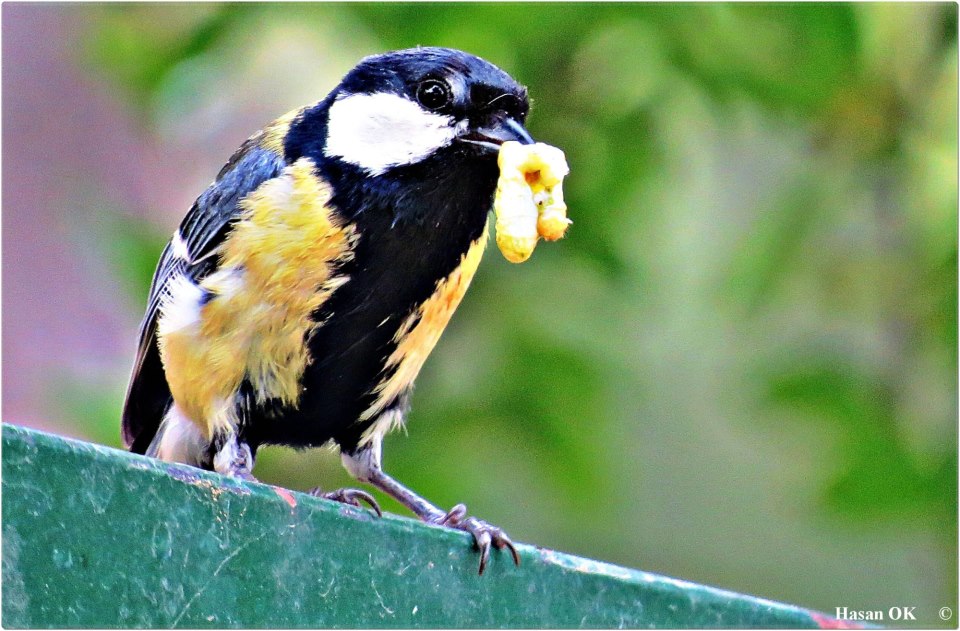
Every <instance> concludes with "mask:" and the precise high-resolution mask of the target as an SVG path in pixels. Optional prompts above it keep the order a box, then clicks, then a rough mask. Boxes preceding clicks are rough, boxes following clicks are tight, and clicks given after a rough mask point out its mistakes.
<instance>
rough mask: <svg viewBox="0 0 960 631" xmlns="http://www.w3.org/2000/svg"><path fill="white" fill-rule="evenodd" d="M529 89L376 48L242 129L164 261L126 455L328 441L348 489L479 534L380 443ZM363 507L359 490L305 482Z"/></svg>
mask: <svg viewBox="0 0 960 631" xmlns="http://www.w3.org/2000/svg"><path fill="white" fill-rule="evenodd" d="M528 111H529V99H528V95H527V89H526V88H525V87H524V86H522V85H521V84H520V83H518V82H517V81H516V80H515V79H514V78H512V77H511V76H510V75H509V74H507V73H506V72H505V71H503V70H501V69H500V68H498V67H497V66H495V65H494V64H492V63H490V62H488V61H486V60H484V59H481V58H479V57H477V56H474V55H471V54H469V53H466V52H463V51H460V50H455V49H450V48H438V47H417V48H411V49H406V50H398V51H392V52H387V53H382V54H377V55H371V56H368V57H365V58H363V59H361V60H360V62H359V63H358V64H357V65H356V66H355V67H354V68H353V69H352V70H350V71H349V72H347V73H346V75H345V76H344V77H343V79H342V80H341V82H340V83H339V84H338V85H337V86H336V87H335V88H334V89H333V90H332V91H331V92H330V93H329V94H328V95H327V96H326V97H325V98H323V99H322V100H320V101H318V102H316V103H313V104H311V105H307V106H305V107H302V108H299V109H296V110H294V111H292V112H290V113H288V114H286V115H284V116H281V117H280V118H278V119H277V120H275V121H274V122H272V123H270V124H269V125H267V126H265V127H264V128H263V129H262V130H260V131H259V132H257V133H256V134H254V135H253V136H251V137H250V138H248V139H247V140H246V141H245V142H244V143H243V144H242V145H241V146H240V148H239V149H238V150H237V151H236V152H235V153H234V154H233V155H232V157H230V159H229V160H228V161H227V162H226V164H225V165H224V166H223V168H222V169H221V170H220V172H219V174H218V175H217V176H216V179H215V180H214V181H213V182H212V183H211V184H210V185H209V187H208V188H207V189H206V190H205V191H203V193H201V194H200V196H199V197H198V198H197V199H196V201H195V202H194V203H193V205H192V207H191V208H190V209H189V211H188V212H187V214H186V215H185V217H184V218H183V220H182V222H181V223H180V225H179V227H178V229H177V230H176V232H175V233H174V234H173V236H172V238H171V239H170V241H169V242H168V243H167V245H166V247H165V248H164V249H163V252H162V254H161V256H160V260H159V263H158V266H157V269H156V272H155V275H154V277H153V281H152V283H151V286H150V290H149V298H148V301H147V308H146V313H145V315H144V318H143V321H142V324H141V326H140V330H139V345H138V347H137V353H136V359H135V362H134V367H133V371H132V376H131V379H130V382H129V386H128V389H127V394H126V400H125V403H124V406H123V412H122V422H121V426H122V436H123V440H124V444H125V445H126V446H127V447H128V448H129V449H130V450H131V451H133V452H135V453H139V454H145V455H147V456H152V457H156V458H160V459H162V460H165V461H169V462H178V463H184V464H187V465H192V466H195V467H200V468H202V469H206V470H212V471H216V472H219V473H221V474H225V475H228V476H233V477H236V478H241V479H246V480H254V479H255V478H254V477H253V474H252V471H253V467H254V461H255V457H256V454H257V450H258V449H259V448H260V447H261V446H263V445H285V446H291V447H294V448H312V447H320V446H323V445H327V444H333V445H335V446H336V447H338V448H339V451H340V455H341V460H342V463H343V465H344V467H345V468H346V470H347V471H348V472H349V473H350V474H351V475H352V476H353V478H355V479H356V480H357V481H359V482H361V483H364V484H368V485H371V486H373V487H374V488H377V489H379V490H380V491H382V492H384V493H386V494H387V495H389V496H391V497H393V498H395V499H396V500H397V501H399V502H400V503H401V504H403V505H404V506H406V507H407V508H408V509H410V510H411V511H412V512H413V513H414V514H415V515H417V516H418V517H419V518H420V519H422V520H423V521H425V522H428V523H432V524H438V525H442V526H447V527H450V528H453V529H457V530H462V531H466V532H468V533H470V534H471V535H472V536H473V540H474V541H473V544H474V545H475V547H476V548H477V549H478V551H479V554H480V574H483V571H484V568H485V567H486V566H487V563H488V559H489V557H490V551H491V547H493V548H494V549H499V550H503V549H506V550H508V551H509V552H510V553H511V555H512V557H513V561H514V562H515V563H516V564H518V565H519V563H520V559H519V555H518V553H517V550H516V547H515V545H514V543H513V542H512V540H511V539H510V537H509V536H507V534H506V533H505V532H504V531H503V530H502V529H501V528H499V527H496V526H493V525H492V524H490V523H488V522H485V521H483V520H480V519H477V518H475V517H473V516H468V515H467V510H466V507H465V506H464V505H463V504H457V505H456V506H454V507H453V508H452V509H450V510H448V511H444V510H442V509H440V508H438V507H437V506H435V505H434V504H432V503H430V502H429V501H427V500H426V499H424V498H422V497H421V496H419V495H418V494H416V493H415V492H414V491H413V490H411V489H409V488H408V487H406V486H404V485H403V484H401V483H400V482H399V481H397V480H396V479H395V478H393V477H391V476H390V475H388V474H387V473H386V472H385V471H384V468H383V463H382V441H383V437H384V435H385V434H387V433H388V432H389V431H391V430H393V429H395V428H398V427H401V426H402V425H403V424H404V421H405V418H406V415H407V412H408V410H409V408H410V398H411V392H412V389H413V385H414V381H415V379H416V377H417V375H418V373H419V372H420V369H421V367H422V366H423V364H424V361H425V360H426V359H427V357H428V356H429V355H430V352H431V351H432V350H433V348H434V346H435V345H436V343H437V341H438V339H439V338H440V335H441V333H442V332H443V330H444V328H445V327H446V326H447V323H448V322H449V320H450V318H451V316H452V315H453V313H454V311H455V310H456V308H457V306H458V305H459V304H460V302H461V299H462V298H463V296H464V293H465V292H466V291H467V288H468V286H469V285H470V282H471V280H472V278H473V277H474V274H475V272H476V270H477V267H478V265H479V263H480V259H481V257H482V254H483V252H484V248H485V246H486V242H487V217H488V213H489V211H490V209H491V205H492V202H493V197H494V193H495V189H496V183H497V179H498V165H497V156H498V152H499V150H500V148H501V146H502V145H503V143H504V142H507V141H512V142H517V143H520V144H521V145H530V144H533V143H534V140H533V138H532V137H531V135H530V133H529V132H528V131H527V129H526V128H525V126H524V125H525V123H526V117H527V114H528ZM315 494H317V495H320V496H322V497H326V498H328V499H334V500H337V501H341V502H345V503H347V504H352V505H354V506H360V502H361V501H362V502H364V503H367V504H369V505H370V506H371V507H372V508H373V509H374V510H375V511H376V512H377V513H378V514H380V512H381V511H380V509H379V506H378V505H377V503H376V501H375V500H374V498H373V497H372V496H371V495H370V494H369V493H367V492H366V491H363V490H361V489H339V490H337V491H331V492H326V493H324V492H321V491H316V492H315Z"/></svg>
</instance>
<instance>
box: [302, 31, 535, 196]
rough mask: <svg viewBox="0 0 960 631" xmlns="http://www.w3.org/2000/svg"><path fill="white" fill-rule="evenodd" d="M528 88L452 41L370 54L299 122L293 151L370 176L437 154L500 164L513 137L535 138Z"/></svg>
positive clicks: (446, 159)
mask: <svg viewBox="0 0 960 631" xmlns="http://www.w3.org/2000/svg"><path fill="white" fill-rule="evenodd" d="M528 109H529V103H528V101H527V91H526V88H524V87H523V86H521V85H520V84H518V83H517V82H516V81H514V79H513V78H512V77H510V75H508V74H507V73H506V72H504V71H503V70H501V69H500V68H498V67H496V66H494V65H493V64H491V63H490V62H488V61H485V60H483V59H480V58H479V57H475V56H473V55H470V54H467V53H465V52H462V51H459V50H453V49H448V48H411V49H408V50H401V51H395V52H390V53H385V54H382V55H373V56H370V57H366V58H364V59H363V60H361V61H360V63H359V64H357V66H356V67H354V68H353V69H352V70H351V71H350V72H348V73H347V75H346V76H345V77H344V78H343V80H342V81H341V83H340V85H338V86H337V87H336V88H335V89H334V90H333V91H332V92H331V93H330V94H329V95H328V96H327V98H326V99H324V100H323V101H321V102H320V103H319V104H318V105H317V106H316V107H315V108H312V109H311V110H308V111H307V112H305V113H304V116H303V117H302V118H301V119H300V120H299V121H298V122H297V123H295V124H294V129H293V130H292V133H291V134H290V136H289V137H288V141H287V142H288V144H287V151H288V156H289V154H290V153H293V154H295V155H308V156H311V157H314V158H315V159H317V158H321V159H327V160H332V161H336V162H340V163H342V164H343V165H344V166H347V167H349V168H351V170H359V171H362V172H363V175H364V176H366V177H374V178H376V177H379V176H383V175H385V174H390V173H391V172H397V171H404V170H406V169H408V168H409V167H414V166H416V165H419V164H422V163H423V162H425V161H433V162H436V163H437V164H444V165H447V166H456V165H457V163H471V162H477V163H489V164H493V165H495V164H496V155H497V152H498V151H499V149H500V145H501V144H502V143H503V142H504V141H507V140H515V141H519V142H521V143H525V144H529V143H533V139H532V138H531V137H530V134H529V133H528V132H527V130H526V129H524V127H523V124H524V121H525V119H526V116H527V110H528Z"/></svg>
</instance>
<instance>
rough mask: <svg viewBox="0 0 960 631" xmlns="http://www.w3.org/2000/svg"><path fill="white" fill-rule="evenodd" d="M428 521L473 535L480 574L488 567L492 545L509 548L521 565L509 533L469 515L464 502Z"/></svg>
mask: <svg viewBox="0 0 960 631" xmlns="http://www.w3.org/2000/svg"><path fill="white" fill-rule="evenodd" d="M426 521H427V522H428V523H432V524H436V525H438V526H446V527H448V528H454V529H456V530H463V531H466V532H469V533H470V534H471V535H473V541H474V543H476V546H477V549H478V550H480V574H483V570H485V569H486V567H487V561H488V560H489V559H490V548H491V546H492V547H494V548H496V549H497V550H503V549H504V548H507V549H508V550H510V554H511V555H512V556H513V562H514V564H516V565H520V555H519V554H517V549H516V547H515V546H514V545H513V541H511V540H510V537H508V536H507V533H505V532H503V530H502V529H501V528H499V527H497V526H494V525H493V524H488V523H487V522H485V521H483V520H482V519H477V518H476V517H467V507H466V506H465V505H463V504H457V505H456V506H454V507H453V508H451V509H450V510H449V511H448V512H447V514H445V515H443V516H442V517H440V518H439V519H428V520H426Z"/></svg>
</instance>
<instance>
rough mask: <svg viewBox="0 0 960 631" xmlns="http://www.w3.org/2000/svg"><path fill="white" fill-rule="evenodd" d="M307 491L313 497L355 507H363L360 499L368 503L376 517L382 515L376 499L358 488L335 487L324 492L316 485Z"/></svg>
mask: <svg viewBox="0 0 960 631" xmlns="http://www.w3.org/2000/svg"><path fill="white" fill-rule="evenodd" d="M308 493H309V494H310V495H312V496H314V497H322V498H323V499H325V500H333V501H334V502H340V503H341V504H348V505H350V506H354V507H356V508H363V506H362V505H361V504H360V502H361V501H362V502H365V503H366V504H369V505H370V508H372V509H373V511H374V512H375V513H376V514H377V517H383V511H382V510H380V505H379V504H377V500H375V499H374V498H373V496H372V495H370V494H369V493H367V492H366V491H361V490H360V489H337V490H336V491H326V492H324V491H323V490H322V489H321V488H319V487H317V488H314V489H310V490H309V491H308Z"/></svg>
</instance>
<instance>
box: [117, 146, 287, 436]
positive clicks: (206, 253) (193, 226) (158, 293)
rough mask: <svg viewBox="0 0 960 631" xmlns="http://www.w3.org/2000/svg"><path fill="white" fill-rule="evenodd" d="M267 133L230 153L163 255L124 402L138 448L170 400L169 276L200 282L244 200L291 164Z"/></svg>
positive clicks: (125, 424) (126, 432)
mask: <svg viewBox="0 0 960 631" xmlns="http://www.w3.org/2000/svg"><path fill="white" fill-rule="evenodd" d="M263 136H264V134H262V133H261V134H258V135H257V136H254V137H253V138H251V139H250V140H248V141H247V142H245V143H244V144H243V145H242V146H241V147H240V149H238V150H237V152H236V153H235V154H234V155H233V157H231V158H230V160H229V161H228V162H227V164H226V165H225V166H224V167H223V169H222V170H221V171H220V174H219V175H218V176H217V179H216V181H214V183H213V184H211V185H210V186H209V188H207V190H206V191H204V192H203V194H202V195H200V197H199V198H197V201H195V202H194V203H193V206H192V207H191V208H190V211H189V212H188V213H187V215H186V217H184V219H183V222H182V223H181V224H180V228H179V229H178V230H177V232H176V234H175V235H174V237H173V239H172V240H171V241H170V243H168V244H167V247H166V248H164V250H163V254H162V255H161V257H160V262H159V264H158V265H157V271H156V272H155V274H154V277H153V283H152V284H151V286H150V298H149V300H148V302H147V312H146V315H145V316H144V318H143V323H142V324H141V325H140V345H139V347H138V349H137V357H136V360H135V362H134V365H133V375H132V376H131V378H130V385H129V387H128V389H127V397H126V402H125V404H124V407H123V420H122V434H123V441H124V444H126V445H127V446H128V447H129V448H130V450H131V451H133V452H136V453H145V452H146V450H147V447H149V445H150V442H151V441H152V440H153V437H154V435H155V434H156V432H157V429H158V428H159V426H160V421H161V420H162V419H163V415H164V414H165V413H166V411H167V408H168V407H169V405H170V401H171V397H170V389H169V387H168V386H167V381H166V377H165V376H164V372H163V364H162V363H161V361H160V351H159V349H158V347H157V338H156V328H157V318H158V316H159V312H160V303H161V299H162V298H163V295H164V293H165V292H166V291H167V290H168V285H169V283H170V281H171V280H172V279H173V278H175V277H177V276H179V275H181V274H185V275H186V276H187V277H188V278H190V279H191V280H193V281H194V282H199V281H200V280H201V279H202V278H204V277H205V276H206V275H208V274H209V273H210V272H211V271H212V270H214V269H215V268H216V266H217V264H218V260H217V259H218V256H217V253H218V248H219V247H220V245H221V244H222V243H223V241H224V239H225V238H226V236H227V234H228V233H229V232H230V230H231V228H232V227H233V225H234V223H235V222H236V220H237V219H238V218H239V216H240V200H241V199H243V198H244V197H245V196H246V195H247V194H249V193H251V192H252V191H254V190H256V189H257V188H258V187H259V186H260V185H261V184H263V183H264V182H266V181H267V180H270V179H272V178H275V177H277V176H278V175H279V174H280V173H281V172H282V171H283V169H284V167H286V162H285V161H284V159H283V157H282V156H281V155H280V154H279V153H278V152H277V149H278V148H277V147H269V146H264V144H265V143H264V141H263Z"/></svg>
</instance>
